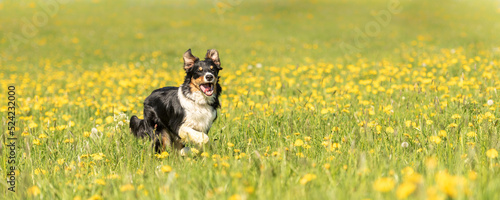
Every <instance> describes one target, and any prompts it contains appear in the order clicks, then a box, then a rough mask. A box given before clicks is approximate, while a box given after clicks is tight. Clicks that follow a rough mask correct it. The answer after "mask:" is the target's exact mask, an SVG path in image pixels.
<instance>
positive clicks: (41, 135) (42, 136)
mask: <svg viewBox="0 0 500 200" xmlns="http://www.w3.org/2000/svg"><path fill="white" fill-rule="evenodd" d="M38 138H40V139H43V138H48V136H47V135H45V134H43V133H42V134H40V135H38Z"/></svg>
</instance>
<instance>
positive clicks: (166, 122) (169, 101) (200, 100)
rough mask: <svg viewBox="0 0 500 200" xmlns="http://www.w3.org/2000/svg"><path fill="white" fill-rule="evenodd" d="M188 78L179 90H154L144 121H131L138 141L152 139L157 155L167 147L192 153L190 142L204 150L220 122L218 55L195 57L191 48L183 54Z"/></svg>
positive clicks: (209, 53)
mask: <svg viewBox="0 0 500 200" xmlns="http://www.w3.org/2000/svg"><path fill="white" fill-rule="evenodd" d="M183 59H184V70H185V72H186V75H185V77H184V83H182V85H181V86H180V87H164V88H160V89H157V90H154V91H153V92H152V93H151V95H149V96H148V97H147V98H146V100H144V119H142V120H141V119H139V118H138V117H137V116H135V115H134V116H132V117H131V118H130V131H131V132H132V134H133V135H134V136H136V137H138V138H144V137H147V136H148V137H149V139H151V140H152V141H153V142H152V143H153V147H154V150H155V152H157V153H160V152H163V151H165V150H166V149H167V148H169V147H170V148H172V149H176V150H178V151H180V154H181V155H187V154H188V153H189V152H190V149H189V147H186V144H187V143H191V144H194V145H196V146H197V148H198V149H199V150H202V148H203V146H204V145H205V144H207V143H208V142H209V137H208V132H209V130H210V128H211V127H212V123H213V122H214V121H215V120H216V119H217V109H218V108H220V102H219V96H220V94H221V92H222V88H221V86H220V85H219V79H220V77H219V76H218V75H219V71H220V70H222V68H221V62H220V59H219V52H218V51H217V50H215V49H209V50H208V51H207V54H206V55H205V60H200V59H199V58H198V57H195V56H193V54H192V53H191V49H189V50H187V51H186V52H185V53H184V55H183Z"/></svg>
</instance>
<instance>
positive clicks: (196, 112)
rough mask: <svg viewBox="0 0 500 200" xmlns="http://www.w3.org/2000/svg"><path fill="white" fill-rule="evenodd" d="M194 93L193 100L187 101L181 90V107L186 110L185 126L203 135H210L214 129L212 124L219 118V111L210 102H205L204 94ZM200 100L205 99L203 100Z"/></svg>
mask: <svg viewBox="0 0 500 200" xmlns="http://www.w3.org/2000/svg"><path fill="white" fill-rule="evenodd" d="M197 93H198V92H195V93H193V96H192V97H191V98H193V99H195V101H193V100H191V99H187V98H186V97H185V96H184V95H183V94H182V91H181V90H179V100H180V103H181V106H182V107H183V108H184V111H185V116H184V124H183V126H187V127H190V128H192V129H194V130H196V131H200V132H203V133H208V130H210V128H211V127H212V123H213V121H214V120H215V117H216V116H217V110H216V109H214V108H213V107H212V106H210V105H209V104H208V102H205V101H203V100H204V99H205V97H204V96H203V94H201V93H200V94H197ZM200 98H203V100H201V99H200Z"/></svg>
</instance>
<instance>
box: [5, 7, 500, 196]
mask: <svg viewBox="0 0 500 200" xmlns="http://www.w3.org/2000/svg"><path fill="white" fill-rule="evenodd" d="M400 3H401V7H402V10H401V12H399V13H397V14H393V15H391V20H390V22H389V23H388V25H387V26H381V25H379V26H380V27H381V29H380V31H379V32H378V34H374V35H372V36H370V37H367V39H366V40H364V42H363V43H362V44H361V46H362V47H361V48H359V50H358V51H356V52H349V51H344V50H343V49H342V48H340V47H339V44H341V43H342V42H344V43H345V44H351V45H356V38H357V35H356V34H355V31H354V30H356V28H359V29H361V30H363V29H364V27H365V26H366V25H367V24H369V23H372V22H376V20H377V14H378V13H379V11H381V10H386V9H388V5H387V4H388V1H382V0H377V1H359V2H351V1H335V2H331V1H321V0H317V1H271V2H268V1H241V2H240V1H220V2H218V3H217V2H215V3H214V2H208V3H207V2H198V1H168V2H162V1H125V2H120V1H112V0H110V1H103V0H101V1H99V0H95V1H84V0H80V1H70V2H68V3H65V4H58V5H59V7H58V8H59V9H58V11H57V12H56V14H55V15H54V16H51V17H49V18H48V21H47V23H46V24H45V25H43V26H40V27H37V30H38V31H37V32H36V34H34V35H33V36H32V37H29V38H27V39H26V40H25V41H26V42H25V43H24V42H21V43H20V44H19V45H18V46H16V47H14V46H12V41H11V38H12V34H15V35H22V34H23V33H22V27H23V26H24V23H25V22H24V21H23V19H27V20H28V21H29V20H30V19H32V16H34V15H36V13H37V12H38V13H41V12H44V11H43V10H44V9H43V5H42V4H41V3H39V2H38V1H2V2H0V18H1V19H4V20H3V21H2V24H0V30H2V32H3V35H2V36H0V54H1V57H2V59H1V60H0V79H1V80H2V81H1V82H0V92H1V94H2V95H1V99H0V112H1V113H2V115H1V116H2V121H1V125H2V130H5V131H4V134H3V135H2V137H1V138H2V145H1V146H0V152H1V153H0V154H2V156H0V165H1V166H2V167H1V168H0V173H2V174H7V173H9V171H8V170H7V169H8V167H10V166H11V165H10V164H8V156H7V155H8V154H9V153H10V152H9V150H8V148H7V147H6V145H7V144H8V143H7V141H8V140H7V138H8V132H7V127H8V125H7V122H8V120H9V119H8V114H7V112H8V105H7V101H8V99H7V95H3V94H7V88H8V86H9V85H14V86H15V87H16V98H17V99H16V120H17V121H16V128H17V131H16V132H15V133H16V134H17V137H18V138H19V139H18V140H17V141H18V146H17V151H16V155H17V163H16V165H15V166H16V167H17V168H18V169H17V170H16V171H15V172H16V174H17V175H16V179H17V184H16V190H17V191H16V193H12V192H9V191H7V187H8V185H7V183H6V181H5V178H4V179H3V180H4V181H2V182H0V185H1V186H2V188H6V189H5V190H4V191H3V192H1V193H0V199H6V198H7V199H101V198H102V199H137V198H140V199H278V198H281V199H304V198H306V199H396V198H399V199H427V198H429V199H434V198H436V199H447V198H450V199H498V198H499V194H498V192H497V191H498V189H499V186H498V185H500V181H499V180H500V174H499V170H500V164H499V160H498V152H497V151H498V150H500V144H499V143H498V136H499V135H498V133H499V128H500V125H499V120H498V117H499V116H500V113H499V108H500V104H499V101H500V100H499V98H498V97H499V96H498V94H497V90H499V89H500V82H499V81H498V80H499V76H498V73H499V70H498V65H499V64H500V50H499V48H500V43H499V42H500V41H499V38H498V37H497V36H496V35H497V33H498V32H499V29H500V27H499V26H498V22H497V21H498V20H497V19H498V17H499V15H500V10H499V7H500V4H498V2H494V1H487V0H484V1H439V2H434V1H425V0H424V1H401V2H400ZM372 24H373V23H372ZM189 48H191V49H192V50H193V52H194V55H196V56H202V54H203V53H204V51H205V50H206V49H209V48H216V49H218V50H219V52H220V54H221V61H222V67H223V68H224V70H222V71H221V77H222V78H221V85H222V87H223V90H224V91H223V95H222V96H221V103H222V107H221V109H220V110H219V111H218V119H217V120H216V122H215V123H214V125H213V128H212V129H211V131H210V133H209V135H210V137H211V140H212V141H211V143H210V145H209V146H207V147H206V151H205V152H203V153H201V152H200V154H198V155H192V156H190V157H180V156H179V155H177V154H176V153H175V152H172V151H169V152H168V155H167V154H163V155H155V154H153V152H152V149H151V145H150V143H149V141H146V140H137V139H136V138H134V137H133V136H132V135H131V134H130V133H129V130H128V119H129V118H130V116H132V115H139V116H142V102H143V100H144V98H145V97H147V95H149V94H150V93H151V91H153V90H154V89H156V88H159V87H164V86H170V85H179V84H180V83H181V82H182V78H181V77H183V71H182V63H181V55H182V53H183V52H184V51H186V50H187V49H189ZM488 102H489V103H488ZM3 113H5V115H4V114H3ZM6 178H7V176H6Z"/></svg>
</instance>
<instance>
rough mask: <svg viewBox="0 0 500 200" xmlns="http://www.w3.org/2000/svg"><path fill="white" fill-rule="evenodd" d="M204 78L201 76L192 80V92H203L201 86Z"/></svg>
mask: <svg viewBox="0 0 500 200" xmlns="http://www.w3.org/2000/svg"><path fill="white" fill-rule="evenodd" d="M203 82H204V81H203V76H200V77H198V78H196V79H195V78H191V83H190V84H189V86H190V87H191V92H196V91H201V90H200V85H201V84H202V83H203Z"/></svg>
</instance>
